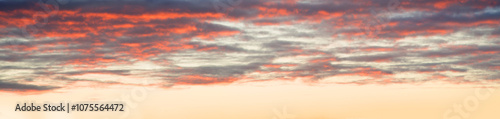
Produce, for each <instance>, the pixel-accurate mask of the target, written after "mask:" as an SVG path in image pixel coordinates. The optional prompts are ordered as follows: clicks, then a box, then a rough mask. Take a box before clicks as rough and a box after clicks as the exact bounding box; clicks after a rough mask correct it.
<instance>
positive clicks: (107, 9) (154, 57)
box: [0, 0, 500, 91]
mask: <svg viewBox="0 0 500 119" xmlns="http://www.w3.org/2000/svg"><path fill="white" fill-rule="evenodd" d="M219 4H224V5H226V6H225V7H224V8H222V9H223V10H222V11H221V10H217V8H216V7H217V6H214V5H219ZM57 5H59V6H58V9H57V12H56V11H52V12H49V11H46V10H55V9H56V7H55V6H50V5H49V6H45V7H47V8H49V9H44V8H45V7H44V6H42V5H41V4H37V2H36V1H32V0H27V1H2V2H0V53H1V54H0V62H2V63H1V65H0V70H2V71H5V72H3V73H0V75H2V76H5V77H3V78H5V79H9V80H15V81H16V83H13V82H1V83H2V84H1V85H3V86H4V87H9V88H5V90H15V88H14V87H24V88H26V89H19V90H21V91H22V90H31V89H30V88H32V90H55V89H58V88H64V87H65V86H63V84H67V83H68V82H78V81H94V80H92V79H86V78H75V77H74V76H81V75H86V74H96V75H97V74H98V75H99V76H103V77H106V76H108V77H111V76H120V77H123V78H129V79H136V78H140V79H148V80H154V81H157V80H160V81H164V82H161V83H165V82H175V83H174V85H173V86H176V85H210V84H230V83H234V82H238V81H262V80H273V79H283V80H306V81H311V82H316V81H320V80H323V79H325V78H327V77H334V76H345V77H349V76H362V77H364V78H366V80H358V81H353V82H351V83H359V84H367V83H403V82H407V83H412V82H415V81H417V80H418V81H421V80H422V79H427V80H431V79H442V80H446V81H448V80H450V79H452V78H453V77H463V78H456V79H455V80H463V81H465V80H470V79H472V78H477V77H475V76H473V75H472V74H471V72H473V71H481V72H484V74H482V75H483V76H482V77H480V78H484V79H489V80H494V79H498V78H497V77H498V76H497V75H496V74H497V73H498V70H499V68H498V67H499V66H498V62H497V61H498V57H499V53H500V47H498V44H499V43H500V39H499V37H498V36H499V35H500V30H499V28H500V27H499V23H500V21H499V20H498V19H499V16H500V15H499V14H500V12H499V11H500V9H499V8H500V6H499V3H498V2H497V1H494V0H483V1H458V0H457V1H454V0H448V1H434V0H413V1H406V0H400V1H399V2H398V3H394V4H392V3H391V1H387V0H373V1H365V2H358V1H309V2H304V1H294V0H291V1H264V0H244V1H242V2H241V3H239V4H228V3H224V2H223V3H218V2H217V1H215V0H207V1H204V0H176V1H162V0H149V1H148V0H143V1H141V0H137V1H118V0H106V1H93V0H79V1H70V2H68V3H64V4H63V3H57ZM37 13H40V14H41V15H42V16H35V15H39V14H37ZM42 13H44V14H42ZM34 17H35V18H36V19H33V18H34ZM140 62H149V63H151V64H153V65H151V64H150V65H141V66H135V65H136V64H138V63H139V64H140ZM131 67H142V68H147V70H146V69H140V68H131ZM152 67H153V68H152ZM450 72H451V73H450ZM405 73H418V75H417V76H416V77H405V78H401V77H399V76H400V75H403V74H405ZM61 77H64V78H61ZM471 77H472V78H471ZM28 79H29V80H28ZM46 81H52V82H54V84H55V85H56V84H57V85H61V87H51V86H37V85H31V83H41V82H46ZM346 83H349V81H347V82H346ZM102 84H103V85H108V84H109V85H111V84H123V85H128V84H131V83H130V82H126V81H115V82H108V83H102ZM169 86H172V85H169Z"/></svg>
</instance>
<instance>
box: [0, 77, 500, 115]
mask: <svg viewBox="0 0 500 119" xmlns="http://www.w3.org/2000/svg"><path fill="white" fill-rule="evenodd" d="M476 91H479V94H476ZM490 91H493V92H491V93H490ZM499 92H500V91H497V89H492V90H488V89H486V88H472V85H468V86H467V85H461V86H457V85H453V84H444V83H437V82H434V83H426V84H420V85H410V84H391V85H361V86H360V85H348V84H342V85H339V84H323V85H314V86H310V85H304V84H303V83H300V82H286V81H273V82H253V83H243V84H231V85H217V86H185V87H183V86H176V87H173V88H170V89H155V88H142V87H135V86H116V87H113V88H108V89H101V88H86V89H68V90H60V91H56V92H51V93H44V94H39V95H26V96H23V95H18V94H12V93H2V95H3V97H9V98H1V99H0V101H1V105H2V106H1V108H0V112H1V113H0V117H2V118H12V119H53V118H68V119H88V118H96V119H101V118H102V119H105V118H110V119H111V118H121V117H123V118H126V119H152V118H167V119H273V118H276V119H282V118H281V117H283V116H284V115H285V114H284V113H286V114H288V116H290V117H293V119H448V118H449V119H498V118H499V117H500V115H499V114H498V109H499V108H498V107H500V93H499ZM134 93H135V94H134ZM488 94H491V95H490V96H488ZM131 95H134V96H131ZM478 96H479V97H478ZM474 99H477V103H474ZM117 100H118V101H123V102H124V103H126V104H127V105H129V107H126V108H125V109H126V112H70V114H67V113H66V112H15V111H14V109H15V105H16V104H17V103H24V102H28V103H30V102H32V101H35V102H36V103H44V102H45V101H51V102H52V103H59V102H64V103H65V102H70V103H72V104H73V103H82V102H92V103H106V102H110V101H117ZM464 100H467V101H469V102H467V104H469V105H470V106H473V107H474V108H476V109H473V108H472V110H471V111H469V110H467V109H471V108H467V109H466V108H463V110H464V111H465V113H466V114H469V115H465V116H461V115H460V114H459V113H455V112H453V113H451V114H450V115H447V116H446V117H444V115H445V113H446V112H447V111H448V110H449V109H454V108H453V105H455V104H460V105H463V104H464ZM475 104H477V105H475ZM452 117H453V118H452ZM466 117H467V118H466ZM283 119H284V118H283ZM290 119H292V118H290Z"/></svg>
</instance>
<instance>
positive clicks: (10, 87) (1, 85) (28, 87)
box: [0, 81, 61, 91]
mask: <svg viewBox="0 0 500 119" xmlns="http://www.w3.org/2000/svg"><path fill="white" fill-rule="evenodd" d="M58 88H61V87H57V86H40V85H32V84H21V83H15V82H5V81H0V90H4V91H44V90H53V89H58Z"/></svg>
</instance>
